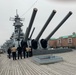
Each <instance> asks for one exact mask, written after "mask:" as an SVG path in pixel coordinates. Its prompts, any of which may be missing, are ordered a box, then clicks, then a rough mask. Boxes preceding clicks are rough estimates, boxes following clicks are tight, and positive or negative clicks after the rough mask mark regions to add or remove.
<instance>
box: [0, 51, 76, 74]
mask: <svg viewBox="0 0 76 75" xmlns="http://www.w3.org/2000/svg"><path fill="white" fill-rule="evenodd" d="M47 55H48V54H47ZM49 55H50V54H49ZM53 55H56V56H61V57H62V58H63V61H62V62H58V63H54V64H45V65H40V64H36V63H34V62H33V61H32V57H29V58H25V59H24V58H23V59H19V60H18V59H17V60H13V59H12V58H11V59H9V58H7V54H0V75H76V50H73V51H71V52H66V53H58V54H53ZM33 57H35V56H33Z"/></svg>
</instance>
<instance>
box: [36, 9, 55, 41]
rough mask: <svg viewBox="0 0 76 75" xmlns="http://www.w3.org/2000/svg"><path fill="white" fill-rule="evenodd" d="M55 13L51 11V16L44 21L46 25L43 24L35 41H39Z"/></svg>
mask: <svg viewBox="0 0 76 75" xmlns="http://www.w3.org/2000/svg"><path fill="white" fill-rule="evenodd" d="M55 13H56V11H55V10H53V11H52V13H51V15H50V16H49V18H48V20H47V21H46V23H45V24H44V26H43V28H42V29H41V31H40V33H39V34H38V36H37V37H36V38H35V40H36V41H38V40H39V38H40V37H41V35H42V33H43V32H44V30H45V28H46V27H47V26H48V24H49V22H50V21H51V20H52V18H53V16H54V15H55Z"/></svg>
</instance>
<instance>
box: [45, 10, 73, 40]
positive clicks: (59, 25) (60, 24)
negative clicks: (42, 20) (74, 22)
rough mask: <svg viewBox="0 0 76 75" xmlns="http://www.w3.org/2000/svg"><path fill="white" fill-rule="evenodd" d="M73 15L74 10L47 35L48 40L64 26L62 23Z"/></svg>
mask: <svg viewBox="0 0 76 75" xmlns="http://www.w3.org/2000/svg"><path fill="white" fill-rule="evenodd" d="M71 15H72V12H71V11H70V12H69V13H68V14H67V15H66V16H65V17H64V19H63V20H62V21H61V22H60V23H59V24H58V25H57V27H56V28H55V29H54V30H53V31H52V32H51V33H50V34H49V35H48V36H47V37H46V40H47V41H48V40H49V39H50V38H51V37H52V35H53V34H54V33H55V32H56V31H57V30H58V29H59V28H60V27H61V26H62V24H63V23H64V22H65V21H66V20H67V19H68V18H69V17H70V16H71Z"/></svg>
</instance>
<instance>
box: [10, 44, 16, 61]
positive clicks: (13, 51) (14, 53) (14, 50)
mask: <svg viewBox="0 0 76 75" xmlns="http://www.w3.org/2000/svg"><path fill="white" fill-rule="evenodd" d="M16 51H17V48H16V47H15V46H14V45H13V47H12V48H11V52H12V56H13V60H16Z"/></svg>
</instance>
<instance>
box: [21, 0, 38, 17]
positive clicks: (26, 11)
mask: <svg viewBox="0 0 76 75" xmlns="http://www.w3.org/2000/svg"><path fill="white" fill-rule="evenodd" d="M37 1H38V0H36V1H35V2H34V3H33V5H32V6H31V7H30V8H29V9H28V10H27V11H26V12H25V13H24V14H23V15H22V16H24V15H25V14H26V13H27V12H28V11H29V10H30V9H31V8H32V7H33V6H34V5H35V4H36V3H37ZM22 16H21V17H22Z"/></svg>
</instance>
